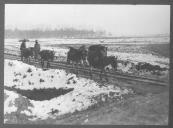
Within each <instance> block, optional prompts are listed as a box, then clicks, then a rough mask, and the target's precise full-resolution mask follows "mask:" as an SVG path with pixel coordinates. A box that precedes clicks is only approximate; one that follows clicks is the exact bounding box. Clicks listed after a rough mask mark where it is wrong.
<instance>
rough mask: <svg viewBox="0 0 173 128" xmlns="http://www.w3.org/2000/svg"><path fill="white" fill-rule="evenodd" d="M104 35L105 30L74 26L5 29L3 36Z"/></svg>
mask: <svg viewBox="0 0 173 128" xmlns="http://www.w3.org/2000/svg"><path fill="white" fill-rule="evenodd" d="M105 35H106V32H105V31H94V30H85V29H74V28H62V29H54V30H50V29H47V30H40V29H32V30H19V29H14V30H12V29H6V30H5V38H94V37H102V36H105Z"/></svg>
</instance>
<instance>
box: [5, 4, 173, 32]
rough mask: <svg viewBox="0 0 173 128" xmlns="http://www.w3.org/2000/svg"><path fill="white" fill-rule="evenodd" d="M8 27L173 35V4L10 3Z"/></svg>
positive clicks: (7, 7) (8, 6) (6, 14)
mask: <svg viewBox="0 0 173 128" xmlns="http://www.w3.org/2000/svg"><path fill="white" fill-rule="evenodd" d="M5 27H6V28H13V29H14V28H18V29H34V28H44V29H45V28H62V27H74V28H84V29H94V30H105V31H106V32H110V33H112V34H113V35H145V34H147V35H148V34H165V33H167V34H169V32H170V6H169V5H64V4H59V5H58V4H54V5H53V4H42V5H41V4H40V5H39V4H11V5H10V4H6V5H5Z"/></svg>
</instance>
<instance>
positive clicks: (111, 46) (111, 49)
mask: <svg viewBox="0 0 173 128" xmlns="http://www.w3.org/2000/svg"><path fill="white" fill-rule="evenodd" d="M34 40H35V39H30V41H29V42H27V43H26V45H27V47H32V46H34ZM102 40H104V44H103V45H106V46H107V47H108V56H116V57H118V60H121V61H128V62H131V63H133V64H135V65H136V64H138V63H139V62H146V63H150V64H152V65H158V66H160V67H161V68H167V69H169V57H167V56H162V55H158V54H157V53H156V52H153V51H149V50H148V49H147V50H146V49H144V48H143V47H145V46H147V45H151V44H153V45H155V44H156V45H158V44H161V46H159V47H162V45H168V44H169V37H168V36H164V37H147V38H146V37H145V38H119V39H102ZM20 43H21V42H19V39H5V48H6V49H11V50H18V51H19V46H20ZM39 43H40V44H41V50H43V49H48V50H54V51H55V55H56V56H58V57H59V58H62V60H64V61H66V57H67V52H68V51H69V49H68V47H69V46H73V47H76V46H77V45H79V46H81V45H82V44H85V45H86V46H89V45H92V44H100V40H99V39H39ZM127 44H128V45H127ZM141 44H142V46H141ZM160 49H161V48H160ZM161 50H162V49H161ZM164 50H167V49H163V50H162V51H164ZM10 53H13V54H20V52H18V53H15V51H14V52H11V51H10ZM131 67H132V65H131V64H128V65H122V64H118V69H119V70H121V71H122V72H125V73H126V72H127V73H131V72H132V71H131V70H130V69H131Z"/></svg>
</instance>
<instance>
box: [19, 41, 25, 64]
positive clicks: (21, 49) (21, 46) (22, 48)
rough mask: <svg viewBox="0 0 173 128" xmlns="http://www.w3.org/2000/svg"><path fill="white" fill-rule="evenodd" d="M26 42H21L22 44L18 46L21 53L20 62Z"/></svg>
mask: <svg viewBox="0 0 173 128" xmlns="http://www.w3.org/2000/svg"><path fill="white" fill-rule="evenodd" d="M25 42H26V41H25V40H23V41H22V44H21V45H20V52H21V61H23V51H24V50H25V49H26V43H25Z"/></svg>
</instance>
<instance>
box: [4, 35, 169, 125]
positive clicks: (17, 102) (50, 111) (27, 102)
mask: <svg viewBox="0 0 173 128" xmlns="http://www.w3.org/2000/svg"><path fill="white" fill-rule="evenodd" d="M18 40H19V39H5V49H10V50H18V51H19V46H20V43H21V42H18ZM34 40H35V39H30V42H27V43H26V45H27V47H32V46H34ZM38 40H39V43H40V44H41V50H43V49H49V50H54V51H55V53H56V56H63V57H66V56H67V52H68V46H70V45H72V46H74V47H76V45H79V46H80V45H82V44H85V45H87V46H88V45H92V44H93V43H94V44H100V40H99V39H38ZM104 43H105V44H103V45H106V46H108V56H111V55H113V56H117V57H118V60H122V61H128V62H131V63H134V64H137V63H139V62H147V63H150V64H152V65H159V66H160V67H162V68H168V69H169V58H168V57H166V56H162V55H157V54H155V53H154V52H150V51H148V50H144V49H143V47H142V48H141V46H140V45H136V44H137V43H140V44H143V45H147V44H155V43H157V44H163V45H164V44H165V43H166V44H169V38H168V37H161V38H121V39H105V40H104ZM115 44H117V45H115ZM118 44H121V45H120V46H119V45H118ZM123 44H124V45H123ZM126 44H128V45H132V44H133V45H134V44H135V47H133V46H132V47H128V46H126V47H125V45H126ZM112 46H114V47H112ZM115 49H116V50H115ZM134 51H135V52H134ZM10 53H13V52H10ZM13 54H19V53H15V51H14V53H13ZM131 63H128V64H127V65H122V64H121V63H119V64H118V70H121V71H123V72H126V73H130V72H131V66H132V65H131ZM168 74H169V70H167V71H163V72H162V76H160V77H159V76H157V78H158V79H161V78H162V79H165V78H166V80H167V77H168ZM147 75H148V76H150V74H147ZM150 77H152V76H150ZM4 86H5V90H4V122H5V123H16V122H18V121H19V122H20V121H21V120H24V122H28V121H31V122H32V121H38V120H47V119H56V118H57V117H58V116H62V115H66V114H72V113H75V112H78V111H83V110H87V109H88V108H90V107H92V106H94V105H97V104H99V103H100V102H106V101H107V100H108V99H116V100H115V101H116V102H118V101H120V102H121V101H123V97H124V96H126V95H127V96H128V95H130V94H134V93H133V91H132V90H131V89H128V88H120V87H118V86H116V84H115V85H112V84H110V85H107V86H106V87H105V86H101V84H99V83H97V82H95V81H93V80H90V79H85V78H81V77H77V76H76V75H75V74H71V73H67V72H66V71H64V70H58V69H50V70H47V71H43V70H42V69H39V68H36V67H34V66H31V65H27V64H24V63H22V62H20V61H15V60H13V61H12V60H8V59H5V61H4ZM45 90H46V91H45ZM52 90H53V91H52ZM42 91H43V92H44V93H45V95H44V96H43V95H39V93H40V92H42ZM60 91H61V92H60ZM62 92H63V93H62ZM38 95H39V96H38ZM41 96H42V97H41ZM43 97H44V98H43ZM46 97H47V99H46ZM16 115H17V117H16Z"/></svg>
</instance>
